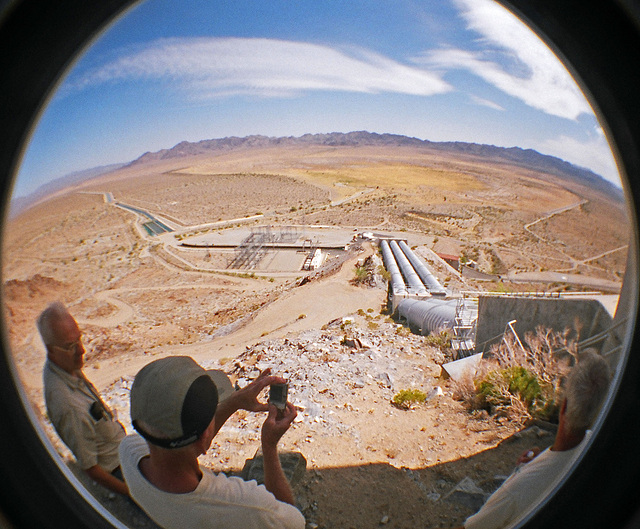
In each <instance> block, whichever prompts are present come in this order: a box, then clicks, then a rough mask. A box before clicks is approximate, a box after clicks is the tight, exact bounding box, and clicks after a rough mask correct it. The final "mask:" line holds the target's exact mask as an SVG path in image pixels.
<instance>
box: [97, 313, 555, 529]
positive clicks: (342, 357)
mask: <svg viewBox="0 0 640 529" xmlns="http://www.w3.org/2000/svg"><path fill="white" fill-rule="evenodd" d="M445 360H446V358H445V355H444V354H443V353H442V352H441V351H440V350H439V349H438V348H435V347H430V346H426V345H425V343H424V337H421V336H417V335H413V334H410V333H408V332H407V331H406V329H405V328H404V327H402V326H399V325H397V324H396V323H394V322H393V321H390V320H389V319H388V318H386V317H385V316H382V315H380V314H373V313H367V312H365V311H361V312H360V314H353V315H351V316H348V317H345V318H342V319H340V320H337V321H334V322H331V323H329V324H328V325H326V326H325V327H324V328H322V329H319V330H310V331H304V332H300V333H296V334H293V335H289V336H288V337H286V338H284V339H278V340H271V341H267V342H262V343H259V344H257V345H255V346H253V347H250V348H248V349H247V350H246V351H245V352H244V353H243V354H241V355H240V356H238V357H237V358H235V359H232V360H228V361H222V362H221V361H219V360H212V361H209V362H202V364H203V365H204V367H206V368H219V369H223V370H224V371H225V372H226V373H227V374H228V375H229V376H230V378H231V379H232V381H233V382H234V383H236V382H237V383H238V385H239V386H241V387H242V386H244V385H245V384H247V383H248V382H249V381H250V380H252V379H253V378H255V377H256V376H257V375H258V374H259V372H260V371H261V370H264V369H266V368H270V369H271V370H272V372H273V373H277V374H279V375H282V376H284V377H286V378H287V379H288V380H289V387H290V389H289V396H290V400H291V401H292V402H293V403H294V404H295V405H296V406H297V407H298V408H299V410H300V411H299V414H298V417H297V418H296V421H295V423H294V424H293V426H292V428H291V429H290V430H289V432H287V434H286V435H285V437H284V438H283V440H282V443H281V452H283V453H286V452H296V453H299V454H301V455H302V456H303V457H304V459H305V460H306V472H305V473H304V475H303V477H302V478H301V479H297V480H296V482H295V492H296V497H297V502H298V506H299V507H300V509H301V510H302V512H303V513H304V515H305V518H306V519H307V527H309V528H327V529H329V528H351V527H352V528H370V527H377V526H379V525H385V526H387V527H396V528H411V527H423V528H432V527H433V528H436V527H455V526H457V525H459V524H461V523H462V522H463V521H464V519H465V518H466V517H467V516H468V515H470V514H472V513H473V512H475V510H477V508H479V506H480V505H481V504H482V502H483V501H484V499H485V497H486V496H487V495H488V494H489V493H490V492H492V491H493V490H494V489H495V488H496V487H497V486H498V484H499V483H500V482H501V480H503V479H504V477H505V476H506V475H508V474H509V473H510V472H511V471H512V470H513V467H514V464H515V460H516V459H517V457H518V456H519V455H520V454H521V453H522V452H523V451H524V450H526V449H529V448H531V447H532V446H536V445H537V446H540V447H545V446H548V445H549V444H551V441H552V439H553V431H552V427H540V426H539V425H538V426H531V427H529V428H524V429H523V428H520V426H519V425H517V424H514V423H512V422H509V421H508V420H506V419H504V418H503V419H498V420H493V419H489V418H488V417H487V416H486V415H484V414H475V415H474V414H471V413H469V412H468V411H467V410H466V409H465V408H464V405H463V403H461V402H459V401H457V400H455V398H454V389H455V388H454V385H453V383H452V381H451V380H450V379H449V380H447V379H445V378H443V377H442V370H441V368H440V364H441V363H442V362H444V361H445ZM132 381H133V378H132V377H131V376H126V377H122V378H120V379H119V380H117V381H116V382H115V383H114V384H112V385H111V387H109V388H108V389H107V390H105V391H104V392H103V394H104V396H105V398H106V400H107V401H108V403H109V404H110V405H111V406H112V407H113V408H114V409H115V410H116V411H117V412H118V415H119V417H120V418H121V419H122V420H123V422H124V423H125V425H126V427H127V430H128V431H129V432H131V431H132V430H131V426H130V424H129V422H128V417H129V410H128V394H129V389H130V387H131V384H132ZM403 389H419V390H421V391H423V392H425V393H426V394H427V395H428V398H427V401H426V402H425V403H424V404H418V405H415V406H413V407H411V408H410V409H400V408H398V407H396V406H394V405H393V403H392V399H393V396H394V395H395V394H397V393H398V392H399V391H400V390H403ZM264 418H265V415H264V414H255V415H254V414H249V413H246V412H239V413H237V414H236V415H235V416H233V417H232V418H231V419H230V420H229V421H228V422H227V423H226V424H225V426H224V427H223V428H222V430H221V431H220V432H219V433H218V435H217V436H216V438H215V439H214V442H213V445H212V447H211V449H210V450H209V452H208V453H207V454H206V455H205V456H203V457H202V458H201V463H202V464H203V465H206V466H209V467H211V468H213V469H215V470H216V471H219V472H225V473H228V474H240V473H241V472H242V469H243V467H244V466H245V463H246V461H247V460H248V459H251V458H252V457H253V456H254V455H255V454H256V451H257V450H258V448H259V446H260V427H261V425H262V422H263V420H264ZM110 496H111V497H110V498H109V495H106V496H103V500H104V503H105V505H106V506H107V507H108V508H110V509H111V510H113V511H114V512H115V513H116V514H117V515H118V516H120V517H122V518H124V519H125V520H127V521H128V522H129V524H130V525H134V526H135V525H137V526H144V525H148V522H147V521H146V520H145V518H144V516H142V515H141V513H139V512H137V511H136V509H134V508H132V507H131V506H130V505H129V504H128V503H127V502H125V501H124V500H122V501H121V500H120V499H119V498H115V497H114V495H110Z"/></svg>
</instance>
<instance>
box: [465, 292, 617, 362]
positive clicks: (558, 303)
mask: <svg viewBox="0 0 640 529" xmlns="http://www.w3.org/2000/svg"><path fill="white" fill-rule="evenodd" d="M511 320H516V323H514V324H513V327H514V329H515V330H516V332H517V333H518V336H519V337H520V339H521V340H523V341H524V337H525V334H526V333H527V332H533V331H535V329H536V327H538V326H539V325H542V326H543V327H548V328H550V329H553V330H555V331H558V332H563V331H564V330H565V329H566V328H569V329H572V330H573V329H575V327H576V322H578V325H579V326H580V341H582V340H585V339H586V338H590V337H591V336H594V335H595V334H597V333H599V332H602V331H605V330H607V329H608V328H609V327H611V323H612V319H611V316H610V315H609V313H608V312H607V310H606V309H605V308H604V307H603V306H602V305H601V304H600V302H598V301H596V300H577V299H548V298H517V297H490V296H487V297H482V296H481V297H480V298H479V299H478V323H477V332H476V352H477V353H479V352H483V351H488V350H489V348H490V345H491V344H492V343H497V342H499V341H500V340H501V339H502V333H503V332H504V330H505V327H506V325H507V323H508V322H510V321H511Z"/></svg>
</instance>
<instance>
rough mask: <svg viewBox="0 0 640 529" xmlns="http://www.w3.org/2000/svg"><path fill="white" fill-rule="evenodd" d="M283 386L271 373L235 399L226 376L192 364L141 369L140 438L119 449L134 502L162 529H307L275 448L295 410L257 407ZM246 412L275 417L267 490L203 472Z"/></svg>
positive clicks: (168, 362)
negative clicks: (201, 459)
mask: <svg viewBox="0 0 640 529" xmlns="http://www.w3.org/2000/svg"><path fill="white" fill-rule="evenodd" d="M284 382H285V380H284V379H282V378H280V377H276V376H270V375H269V370H265V371H264V372H262V373H261V374H260V376H259V377H258V378H257V379H256V380H254V381H253V382H252V383H251V384H249V385H248V386H247V387H245V388H243V389H241V390H239V391H235V392H234V391H233V388H232V387H231V382H230V381H229V379H228V378H227V377H226V375H224V373H222V372H220V371H205V370H204V369H203V368H202V367H200V366H199V365H198V364H197V363H196V362H195V361H194V360H193V359H192V358H190V357H186V356H170V357H167V358H163V359H160V360H156V361H154V362H151V363H150V364H148V365H146V366H145V367H143V368H142V369H141V370H140V372H139V373H138V374H137V375H136V378H135V380H134V383H133V386H132V388H131V422H132V424H133V426H134V428H135V429H136V430H137V431H138V433H139V434H140V435H135V434H134V435H129V436H127V437H126V438H125V439H124V440H123V441H122V443H121V445H120V461H121V465H122V470H123V474H124V477H125V481H126V482H127V485H128V486H129V492H130V494H131V497H132V498H133V499H134V500H135V501H136V503H138V505H140V507H142V509H143V510H144V511H146V513H147V514H148V515H149V516H150V517H151V518H152V519H153V520H154V521H155V522H156V523H158V524H159V525H161V526H162V527H163V528H164V529H173V528H176V529H189V528H196V527H197V528H208V527H210V528H234V529H235V528H243V529H253V528H255V529H258V528H261V529H262V528H273V529H288V528H292V529H303V528H304V526H305V520H304V516H302V513H301V512H300V511H299V510H298V509H296V508H295V507H294V503H295V500H294V497H293V492H292V490H291V487H290V485H289V482H288V481H287V478H286V477H285V475H284V472H283V471H282V467H281V466H280V459H279V457H278V448H277V444H278V441H279V440H280V438H281V437H282V435H283V434H284V433H285V432H286V431H287V430H288V429H289V426H291V423H292V422H293V420H294V419H295V417H296V409H295V408H294V406H293V405H292V404H291V403H289V402H288V403H287V406H286V409H285V410H284V411H283V412H281V413H280V414H278V410H277V409H276V407H275V406H274V405H273V404H269V405H267V404H263V403H261V402H259V401H258V395H259V394H260V392H261V391H262V390H263V389H264V388H265V387H266V386H269V385H271V384H280V383H284ZM240 409H243V410H247V411H253V412H259V411H268V412H269V415H268V416H267V418H266V420H265V422H264V424H263V426H262V453H263V457H264V485H258V484H257V483H256V482H255V481H248V482H247V481H243V480H242V479H240V478H237V477H227V476H225V475H224V474H214V473H213V471H211V470H210V469H207V468H202V467H200V465H199V464H198V456H200V455H201V454H204V453H206V452H207V450H208V449H209V447H210V446H211V442H212V440H213V438H214V436H215V435H216V433H217V432H218V430H220V428H221V427H222V425H223V424H224V423H225V421H226V420H227V419H228V418H229V417H231V415H233V414H234V413H235V412H236V411H238V410H240ZM141 436H142V437H141Z"/></svg>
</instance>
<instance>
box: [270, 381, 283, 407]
mask: <svg viewBox="0 0 640 529" xmlns="http://www.w3.org/2000/svg"><path fill="white" fill-rule="evenodd" d="M287 389H288V385H287V384H273V385H272V386H271V387H270V388H269V402H271V403H272V404H274V405H275V407H276V408H278V409H281V410H283V409H284V408H285V406H286V404H287Z"/></svg>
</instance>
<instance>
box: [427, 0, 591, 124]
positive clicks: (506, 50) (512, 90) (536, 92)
mask: <svg viewBox="0 0 640 529" xmlns="http://www.w3.org/2000/svg"><path fill="white" fill-rule="evenodd" d="M454 2H455V4H456V5H457V7H458V9H459V10H460V15H461V16H462V17H463V19H464V20H465V21H466V24H467V29H469V30H471V31H475V32H477V33H479V34H480V35H481V38H480V39H479V41H478V42H479V43H480V44H482V51H468V50H461V49H452V48H449V49H440V50H432V51H429V52H426V53H424V54H423V55H421V56H419V57H417V58H416V59H415V61H416V63H417V64H421V65H426V66H429V67H437V68H440V69H441V70H443V71H446V70H451V69H463V70H468V71H470V72H472V73H473V74H475V75H477V76H479V77H481V78H482V79H483V80H484V81H486V82H487V83H490V84H492V85H493V86H495V87H497V88H498V89H500V90H502V91H503V92H505V93H506V94H509V95H511V96H513V97H516V98H518V99H520V100H521V101H523V102H524V103H525V104H527V105H529V106H530V107H533V108H535V109H538V110H541V111H543V112H545V113H547V114H550V115H554V116H559V117H562V118H567V119H572V120H575V119H577V117H578V116H580V114H583V113H591V112H592V111H591V108H590V107H589V105H588V103H587V102H586V99H585V97H584V95H583V94H582V93H581V91H580V89H579V88H578V86H577V85H576V83H575V81H574V80H573V78H572V77H571V75H570V74H569V72H568V71H567V70H566V68H565V67H564V66H563V65H562V63H560V61H559V60H558V58H557V57H556V56H555V55H554V53H553V52H552V51H551V50H550V49H549V48H548V47H547V46H546V45H545V44H543V43H542V41H541V40H540V39H539V38H538V37H537V36H536V35H535V34H534V33H533V32H532V31H531V30H530V29H529V28H528V27H527V26H526V25H525V24H524V23H522V22H521V21H520V20H519V19H517V18H516V17H514V16H513V15H512V14H511V13H510V12H508V11H507V10H506V9H505V8H503V7H502V6H500V5H499V4H497V3H496V2H494V1H493V0H454Z"/></svg>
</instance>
